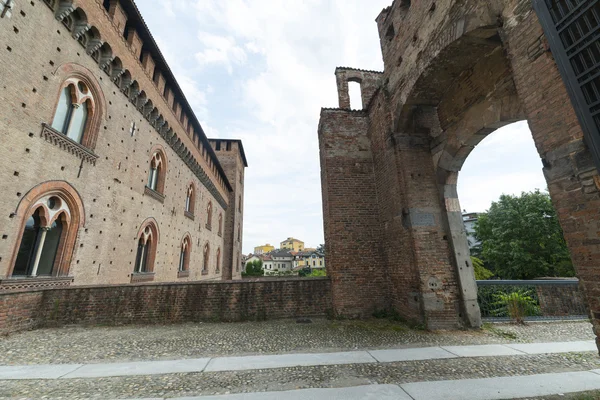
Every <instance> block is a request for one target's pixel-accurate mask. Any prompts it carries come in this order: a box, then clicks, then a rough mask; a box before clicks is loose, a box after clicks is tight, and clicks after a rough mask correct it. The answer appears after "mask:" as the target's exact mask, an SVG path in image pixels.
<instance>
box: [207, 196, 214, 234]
mask: <svg viewBox="0 0 600 400" xmlns="http://www.w3.org/2000/svg"><path fill="white" fill-rule="evenodd" d="M212 212H213V206H212V201H209V202H208V205H207V206H206V229H209V230H210V229H212Z"/></svg>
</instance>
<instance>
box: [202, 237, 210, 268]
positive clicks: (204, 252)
mask: <svg viewBox="0 0 600 400" xmlns="http://www.w3.org/2000/svg"><path fill="white" fill-rule="evenodd" d="M209 262H210V243H209V242H206V243H205V244H204V248H203V250H202V275H208V263H209Z"/></svg>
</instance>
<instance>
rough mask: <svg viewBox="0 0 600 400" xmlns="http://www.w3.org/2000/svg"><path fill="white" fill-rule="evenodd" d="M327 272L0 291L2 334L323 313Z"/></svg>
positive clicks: (327, 307) (327, 302) (326, 307)
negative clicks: (306, 275)
mask: <svg viewBox="0 0 600 400" xmlns="http://www.w3.org/2000/svg"><path fill="white" fill-rule="evenodd" d="M330 299H331V293H330V283H329V279H327V278H313V279H299V278H288V279H273V280H257V281H249V280H244V281H219V282H196V283H161V284H143V285H121V286H85V287H70V288H64V289H47V290H37V291H24V292H12V293H0V334H6V333H12V332H17V331H20V330H26V329H35V328H44V327H59V326H64V325H71V324H79V325H122V324H168V323H183V322H198V321H245V320H262V319H267V318H269V319H275V318H296V317H317V316H319V317H323V316H326V315H328V314H329V313H330V310H331V301H330Z"/></svg>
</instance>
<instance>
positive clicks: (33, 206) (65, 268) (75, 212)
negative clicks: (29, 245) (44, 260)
mask: <svg viewBox="0 0 600 400" xmlns="http://www.w3.org/2000/svg"><path fill="white" fill-rule="evenodd" d="M51 196H56V197H58V198H60V200H61V201H64V202H65V204H66V206H67V207H68V210H69V213H68V214H66V213H64V212H62V211H61V212H57V213H51V212H50V210H48V208H47V207H46V206H45V205H44V204H40V200H41V199H43V198H46V197H51ZM39 208H41V209H42V210H41V211H42V215H41V217H42V223H43V224H44V225H45V226H50V225H52V223H53V222H54V221H55V220H56V218H62V219H63V221H62V222H63V223H65V225H66V229H65V228H63V232H62V235H61V239H60V244H59V248H58V251H57V254H56V257H55V261H54V267H53V268H52V276H53V277H65V276H69V272H70V267H71V260H72V258H73V253H74V250H75V244H76V241H77V236H78V232H79V229H80V228H81V227H83V226H84V225H85V208H84V205H83V201H82V199H81V196H80V195H79V193H78V192H77V190H75V188H73V187H72V186H71V185H69V184H68V183H67V182H64V181H47V182H44V183H41V184H39V185H37V186H36V187H34V188H33V189H31V190H30V191H29V192H28V193H27V194H26V195H25V196H23V198H22V199H21V201H20V202H19V204H18V206H17V209H16V210H15V212H14V215H15V216H16V217H17V218H19V219H20V220H21V224H20V226H19V230H18V231H17V236H16V237H17V240H16V242H15V245H14V248H13V254H12V257H11V260H10V264H9V270H8V271H7V276H9V277H12V274H13V271H14V267H15V262H16V260H17V256H18V253H19V248H20V247H21V240H22V238H23V232H24V231H25V225H26V223H27V220H28V219H29V217H30V216H31V215H32V214H33V213H34V212H35V211H37V210H38V209H39ZM23 278H25V277H23V276H19V277H18V278H17V279H23ZM26 279H27V278H26ZM31 279H36V277H31Z"/></svg>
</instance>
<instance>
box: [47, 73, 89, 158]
mask: <svg viewBox="0 0 600 400" xmlns="http://www.w3.org/2000/svg"><path fill="white" fill-rule="evenodd" d="M97 125H98V112H97V110H96V98H95V96H94V93H93V91H92V88H91V85H90V84H89V83H87V82H85V81H84V80H83V79H79V78H75V77H72V78H69V79H67V80H66V81H65V82H64V83H63V85H62V86H61V89H60V93H59V96H58V101H57V103H56V107H55V109H54V116H53V118H52V124H51V127H52V129H54V131H56V132H59V133H62V134H63V135H65V136H66V137H68V138H69V139H71V140H72V141H73V142H76V143H79V144H81V145H83V146H85V147H88V148H90V149H93V147H94V146H95V142H96V135H97Z"/></svg>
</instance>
